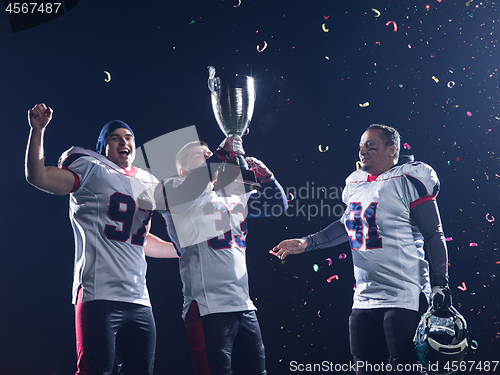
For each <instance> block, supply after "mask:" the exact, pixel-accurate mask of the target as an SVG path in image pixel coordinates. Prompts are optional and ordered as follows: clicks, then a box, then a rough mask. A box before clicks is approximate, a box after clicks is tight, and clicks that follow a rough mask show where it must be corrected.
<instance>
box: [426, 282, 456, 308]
mask: <svg viewBox="0 0 500 375" xmlns="http://www.w3.org/2000/svg"><path fill="white" fill-rule="evenodd" d="M450 306H451V291H450V288H448V287H447V286H434V287H432V293H431V307H432V309H433V310H443V309H447V308H449V307H450Z"/></svg>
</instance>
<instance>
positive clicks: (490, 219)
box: [485, 213, 495, 223]
mask: <svg viewBox="0 0 500 375" xmlns="http://www.w3.org/2000/svg"><path fill="white" fill-rule="evenodd" d="M488 216H491V215H490V214H489V213H488V214H486V216H485V218H486V220H488V221H489V222H490V223H492V222H494V221H495V218H494V217H493V216H491V218H488Z"/></svg>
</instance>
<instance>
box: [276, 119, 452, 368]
mask: <svg viewBox="0 0 500 375" xmlns="http://www.w3.org/2000/svg"><path fill="white" fill-rule="evenodd" d="M399 151H400V135H399V133H398V132H397V131H396V129H394V128H392V127H389V126H385V125H379V124H373V125H371V126H369V127H368V129H367V130H366V131H365V132H364V133H363V135H362V137H361V141H360V144H359V158H360V161H361V168H360V169H359V170H357V171H355V172H353V173H352V174H351V175H350V176H349V177H348V178H347V179H346V187H345V189H344V192H343V201H344V203H345V204H346V205H347V208H346V211H345V214H344V215H343V217H342V218H341V219H340V220H338V221H336V222H334V223H332V224H330V225H329V226H328V227H326V228H325V229H324V230H322V231H319V232H317V233H315V234H312V235H309V236H306V237H304V238H300V239H290V240H284V241H282V242H280V243H279V244H278V245H277V246H276V247H275V248H274V249H273V253H274V254H275V255H276V256H278V257H279V258H280V259H284V258H285V257H286V256H287V255H289V254H299V253H302V252H304V251H311V250H315V249H319V248H325V247H331V246H335V245H338V244H340V243H343V242H347V241H349V243H350V246H351V249H352V258H353V264H354V276H355V279H356V288H355V292H354V303H353V309H352V313H351V315H350V318H349V336H350V346H351V354H352V355H353V357H354V359H355V361H356V363H358V361H360V362H359V363H360V365H361V366H359V367H358V368H357V371H356V374H358V375H360V374H365V373H368V371H367V369H369V367H367V366H363V365H364V364H369V363H371V364H372V365H373V364H375V363H381V361H384V360H385V358H379V357H377V356H376V353H377V348H380V347H386V348H387V350H388V353H389V355H390V364H391V366H392V369H393V371H395V373H396V374H400V373H402V372H403V371H401V369H404V366H405V365H408V364H410V365H411V364H414V363H415V362H416V356H415V353H414V350H413V336H414V334H415V330H416V328H417V325H418V322H419V312H418V311H419V296H420V293H421V292H422V291H423V292H425V293H426V294H427V296H428V297H429V295H430V294H431V293H430V292H431V290H430V289H431V288H430V286H431V287H432V296H431V300H432V303H433V305H435V307H436V308H443V307H447V306H450V304H451V296H450V291H449V288H448V268H447V267H448V260H447V259H448V255H447V249H446V242H445V238H444V234H443V229H442V226H441V219H440V215H439V211H438V206H437V203H436V196H437V194H438V191H439V180H438V178H437V175H436V172H435V171H434V170H433V169H432V168H431V167H430V166H429V165H427V164H424V163H421V162H414V161H413V158H412V157H411V158H408V157H401V158H400V157H399ZM399 159H401V160H399ZM424 241H425V244H426V251H424V246H423V245H424ZM425 255H427V259H428V261H426V260H425ZM429 263H430V270H431V272H432V273H431V274H430V280H429ZM429 281H430V286H429ZM410 368H411V367H410ZM407 369H408V367H407V368H406V370H407ZM417 369H418V367H413V372H411V371H410V372H405V373H414V374H418V373H419V372H418V371H416V370H417Z"/></svg>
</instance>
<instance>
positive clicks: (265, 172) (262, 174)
mask: <svg viewBox="0 0 500 375" xmlns="http://www.w3.org/2000/svg"><path fill="white" fill-rule="evenodd" d="M245 160H246V161H247V163H248V169H250V170H251V171H253V173H255V177H256V178H257V180H259V182H269V181H272V180H274V175H273V172H271V171H270V170H269V168H268V167H266V165H265V164H264V163H263V162H261V161H260V160H259V159H256V158H245Z"/></svg>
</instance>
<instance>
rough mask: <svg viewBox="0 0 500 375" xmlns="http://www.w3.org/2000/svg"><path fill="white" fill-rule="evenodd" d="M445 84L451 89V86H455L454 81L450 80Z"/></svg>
mask: <svg viewBox="0 0 500 375" xmlns="http://www.w3.org/2000/svg"><path fill="white" fill-rule="evenodd" d="M447 86H448V88H450V89H452V88H453V86H455V82H453V81H450V82H448V85H447Z"/></svg>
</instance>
